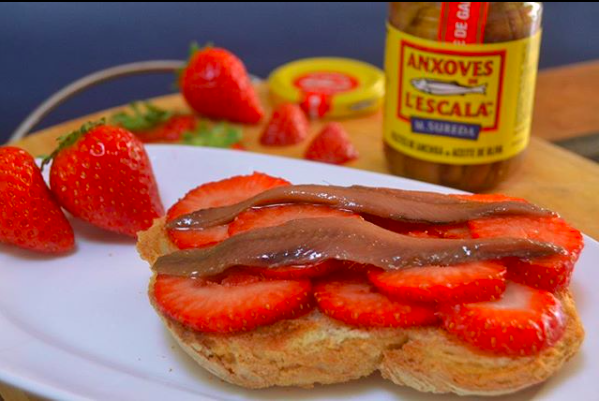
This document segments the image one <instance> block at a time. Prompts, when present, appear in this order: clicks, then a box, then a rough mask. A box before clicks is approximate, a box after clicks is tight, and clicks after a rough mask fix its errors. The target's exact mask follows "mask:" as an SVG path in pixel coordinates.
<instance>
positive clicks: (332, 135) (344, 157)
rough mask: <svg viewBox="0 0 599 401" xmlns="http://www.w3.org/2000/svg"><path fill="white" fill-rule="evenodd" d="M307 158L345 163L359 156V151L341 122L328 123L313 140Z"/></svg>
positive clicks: (307, 151)
mask: <svg viewBox="0 0 599 401" xmlns="http://www.w3.org/2000/svg"><path fill="white" fill-rule="evenodd" d="M305 157H306V159H308V160H315V161H318V162H323V163H330V164H343V163H347V162H349V161H351V160H355V159H357V158H358V151H357V150H356V148H355V147H354V145H353V144H352V143H351V141H350V139H349V136H348V135H347V132H345V129H344V128H343V126H342V125H341V124H339V123H328V124H327V125H325V127H324V128H323V129H322V131H320V133H319V134H318V135H317V136H316V138H314V139H313V140H312V142H311V143H310V145H309V146H308V149H307V150H306V155H305Z"/></svg>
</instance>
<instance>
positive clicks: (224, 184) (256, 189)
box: [167, 173, 289, 249]
mask: <svg viewBox="0 0 599 401" xmlns="http://www.w3.org/2000/svg"><path fill="white" fill-rule="evenodd" d="M282 185H289V182H288V181H286V180H283V179H282V178H276V177H271V176H269V175H267V174H263V173H253V174H252V175H244V176H236V177H231V178H227V179H224V180H221V181H215V182H209V183H207V184H203V185H200V186H199V187H197V188H194V189H192V190H191V191H189V192H188V193H187V194H186V195H185V196H184V197H183V198H182V199H180V200H179V201H178V202H177V203H175V204H174V205H173V206H172V207H171V208H170V209H169V210H168V212H167V221H171V220H173V219H175V218H177V217H179V216H182V215H184V214H188V213H191V212H194V211H196V210H201V209H206V208H211V207H219V206H227V205H231V204H234V203H237V202H241V201H243V200H245V199H247V198H250V197H252V196H254V195H257V194H259V193H260V192H264V191H266V190H267V189H270V188H274V187H278V186H282ZM168 236H169V238H170V240H171V241H172V242H173V243H174V244H175V245H176V246H177V247H178V248H179V249H187V248H200V247H205V246H209V245H214V244H216V243H218V242H220V241H223V240H225V239H227V238H228V236H229V234H228V225H223V226H217V227H211V228H208V229H206V230H188V231H184V230H175V229H171V230H168Z"/></svg>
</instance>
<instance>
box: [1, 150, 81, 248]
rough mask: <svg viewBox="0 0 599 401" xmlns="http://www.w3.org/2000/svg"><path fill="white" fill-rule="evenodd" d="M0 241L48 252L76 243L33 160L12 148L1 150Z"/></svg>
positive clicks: (69, 227)
mask: <svg viewBox="0 0 599 401" xmlns="http://www.w3.org/2000/svg"><path fill="white" fill-rule="evenodd" d="M0 242H4V243H7V244H13V245H17V246H19V247H21V248H26V249H32V250H35V251H41V252H49V253H62V252H67V251H70V250H71V249H73V246H74V244H75V238H74V236H73V229H72V228H71V225H70V224H69V222H68V221H67V219H66V218H65V216H64V214H63V212H62V210H61V209H60V206H58V203H57V202H56V200H55V199H54V197H53V196H52V193H51V192H50V190H49V189H48V187H47V186H46V183H45V182H44V179H43V178H42V174H41V172H40V169H39V168H38V167H37V165H36V164H35V161H34V160H33V157H31V156H30V155H29V154H28V153H27V152H25V151H24V150H22V149H18V148H15V147H12V146H5V147H0Z"/></svg>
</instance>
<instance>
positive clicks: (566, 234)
mask: <svg viewBox="0 0 599 401" xmlns="http://www.w3.org/2000/svg"><path fill="white" fill-rule="evenodd" d="M468 224H469V226H470V229H471V231H472V235H473V236H474V237H475V238H493V237H516V238H529V239H533V240H538V241H546V242H551V243H553V244H556V245H559V246H562V247H563V248H565V249H566V251H567V252H568V254H567V255H554V256H547V257H543V258H534V259H530V260H520V259H516V258H508V259H506V260H505V263H506V265H507V267H508V278H509V279H510V280H512V281H516V282H519V283H523V284H526V285H529V286H531V287H535V288H540V289H543V290H546V291H551V292H555V291H558V290H562V289H565V288H567V287H568V284H569V283H570V278H571V277H572V271H573V270H574V264H575V263H576V261H577V260H578V256H579V255H580V251H581V250H582V247H583V241H582V235H581V234H580V232H579V231H578V230H576V229H574V228H572V227H570V226H569V225H568V224H567V223H566V222H565V221H564V220H562V219H560V218H559V217H528V216H511V217H490V218H485V219H479V220H473V221H470V222H469V223H468Z"/></svg>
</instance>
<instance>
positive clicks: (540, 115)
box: [0, 62, 599, 401]
mask: <svg viewBox="0 0 599 401" xmlns="http://www.w3.org/2000/svg"><path fill="white" fill-rule="evenodd" d="M258 89H259V92H260V95H261V97H262V98H263V99H264V100H265V103H266V99H267V90H266V88H265V86H263V85H262V86H259V88H258ZM597 93H599V62H593V63H584V64H577V65H571V66H566V67H561V68H555V69H549V70H544V71H542V72H540V73H539V78H538V83H537V94H536V103H535V113H534V122H533V138H532V140H531V143H530V146H529V148H528V150H527V156H526V160H525V162H524V163H523V165H522V166H521V168H520V169H519V170H518V171H517V172H516V173H515V174H514V175H513V176H512V177H511V178H509V179H508V180H507V181H505V182H503V183H502V184H500V185H499V187H497V188H496V189H495V190H494V192H501V193H505V194H508V195H514V196H519V197H523V198H526V199H528V200H530V201H532V202H534V203H537V204H539V205H542V206H545V207H548V208H550V209H552V210H555V211H557V212H559V213H560V214H561V215H562V216H563V217H564V218H565V219H567V220H568V221H570V222H571V223H572V224H573V225H574V226H576V227H577V228H579V229H580V230H582V231H584V232H585V233H586V234H588V235H590V236H592V237H594V238H596V239H597V238H599V164H597V163H594V162H593V161H591V160H588V159H585V158H582V157H580V156H578V155H576V154H574V153H572V152H569V151H567V150H565V149H563V148H560V147H558V146H556V145H554V144H552V143H550V141H571V140H574V139H579V138H585V141H586V138H591V139H592V138H594V137H595V136H596V135H595V134H597V133H599V112H597V110H599V96H597ZM154 102H155V103H156V104H157V105H159V106H161V107H164V108H168V109H173V110H181V111H184V110H187V108H186V106H185V104H184V103H183V101H182V99H181V97H180V96H178V95H169V96H163V97H160V98H156V99H155V100H154ZM117 109H118V108H115V109H111V110H105V111H102V112H99V113H94V114H92V115H89V116H86V117H82V118H79V119H76V120H73V121H69V122H66V123H64V124H60V125H58V126H54V127H51V128H48V129H45V130H43V131H40V132H37V133H35V134H32V135H30V136H29V137H27V138H25V139H23V140H21V141H18V142H15V143H12V144H11V145H15V146H19V147H21V148H23V149H26V150H27V151H29V152H30V153H31V154H33V155H34V156H38V155H43V154H48V153H50V152H51V151H52V150H53V149H54V147H55V142H56V138H57V137H58V136H60V135H63V134H65V133H67V132H69V131H71V130H73V129H75V128H78V127H79V126H80V125H81V124H82V123H83V122H86V121H89V120H94V119H98V118H100V117H103V116H108V115H110V114H111V113H113V112H114V111H115V110H117ZM269 111H270V110H267V112H269ZM342 123H343V125H344V126H345V127H346V129H347V131H348V132H349V134H350V136H351V138H352V140H353V142H354V144H355V145H356V147H357V148H358V150H359V152H360V158H359V159H358V160H357V161H355V162H353V163H351V164H350V165H349V166H350V167H355V168H360V169H364V170H370V171H376V172H383V173H388V170H387V167H386V164H385V160H384V157H383V153H382V139H381V138H382V132H381V115H380V113H379V114H375V115H371V116H367V117H362V118H357V119H352V120H346V121H343V122H342ZM320 126H321V123H314V124H312V126H311V135H315V133H316V131H318V129H319V128H320ZM260 130H261V127H260V126H257V127H246V128H244V145H245V146H246V147H247V149H248V150H250V151H257V152H263V153H270V154H276V155H283V156H289V157H301V156H302V154H303V150H304V148H305V146H306V144H307V142H308V141H306V143H303V144H300V145H298V146H292V147H287V148H272V147H271V148H266V147H263V146H260V144H259V143H258V136H259V133H260ZM593 143H595V142H593ZM586 148H588V146H586ZM0 394H1V395H2V396H3V397H4V399H6V400H11V401H12V400H18V401H22V400H31V399H38V398H37V397H32V396H28V395H26V394H24V393H23V392H21V391H19V390H16V389H14V388H9V387H7V386H1V385H0Z"/></svg>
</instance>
